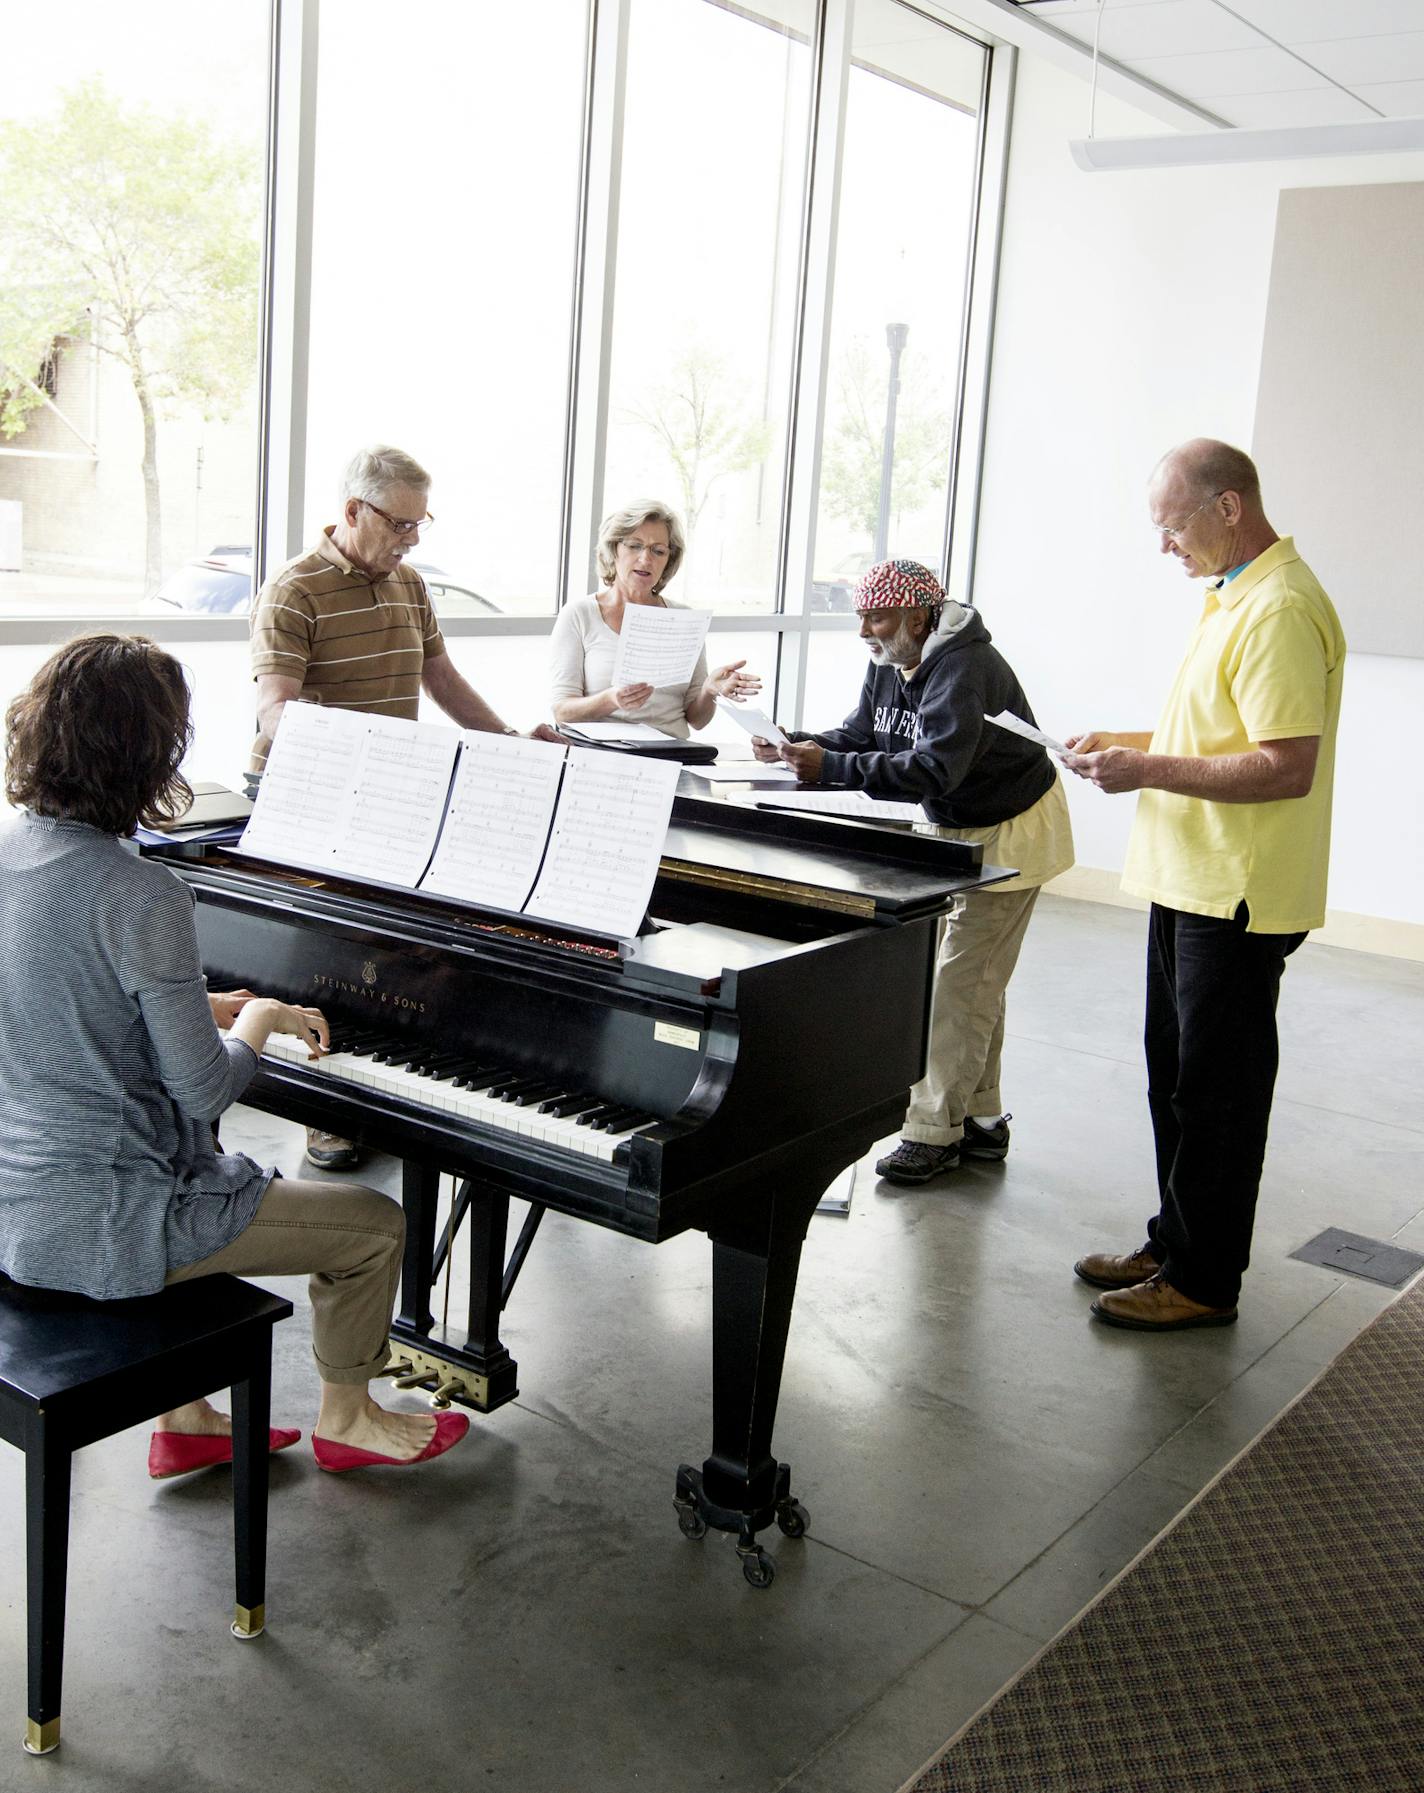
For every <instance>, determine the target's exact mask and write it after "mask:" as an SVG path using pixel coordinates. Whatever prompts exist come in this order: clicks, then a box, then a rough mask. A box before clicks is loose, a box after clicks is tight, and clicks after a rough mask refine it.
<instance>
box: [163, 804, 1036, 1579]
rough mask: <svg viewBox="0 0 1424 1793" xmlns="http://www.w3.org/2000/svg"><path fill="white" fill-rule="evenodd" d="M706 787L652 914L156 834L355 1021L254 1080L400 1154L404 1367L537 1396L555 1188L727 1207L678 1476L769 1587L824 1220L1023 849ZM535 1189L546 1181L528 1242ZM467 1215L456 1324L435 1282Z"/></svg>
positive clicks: (634, 1211)
mask: <svg viewBox="0 0 1424 1793" xmlns="http://www.w3.org/2000/svg"><path fill="white" fill-rule="evenodd" d="M682 788H683V791H684V792H685V793H687V794H680V795H679V796H678V797H677V798H676V799H675V801H674V806H673V815H672V821H671V827H670V830H669V834H668V838H667V843H666V846H665V849H664V852H663V857H662V861H661V868H660V871H659V875H658V879H657V882H656V885H655V888H654V892H653V897H652V901H651V903H650V905H649V911H648V919H647V921H646V922H645V924H644V927H643V930H642V932H641V933H640V934H639V935H638V937H637V938H636V939H635V940H632V941H623V942H619V941H614V940H611V939H608V938H605V937H600V936H595V935H580V934H578V933H574V932H570V931H568V930H563V929H560V928H557V927H550V926H547V925H545V924H542V923H532V922H530V921H529V920H527V919H525V918H511V917H509V916H507V915H503V914H500V913H498V912H496V911H491V910H481V909H477V908H472V907H469V906H466V905H462V904H459V903H455V902H452V901H450V900H448V899H446V898H439V897H437V898H432V897H428V896H424V895H420V894H413V893H411V892H409V891H404V890H394V889H390V888H387V887H384V886H378V885H372V884H367V883H354V882H346V881H342V880H339V879H335V878H332V877H329V876H325V875H321V874H317V873H304V872H300V871H294V870H293V869H291V868H290V867H285V866H279V865H274V864H266V863H263V862H261V861H258V860H254V859H252V858H251V857H248V856H246V855H243V854H240V853H238V852H235V851H233V850H232V849H231V848H225V847H217V846H213V845H199V844H180V843H174V844H172V845H168V846H164V847H161V848H157V849H154V851H156V853H157V854H158V856H159V857H161V858H163V859H164V861H165V862H166V863H167V864H168V865H170V866H171V868H172V869H173V871H175V872H176V873H177V874H178V876H179V877H181V878H182V879H184V881H185V882H187V883H188V884H189V885H190V886H191V887H192V890H193V892H194V896H195V899H196V906H197V925H198V938H199V944H200V950H201V953H202V961H203V967H204V970H205V971H206V973H207V976H208V980H209V983H210V984H211V986H212V988H214V989H236V988H242V987H244V986H247V987H250V988H253V989H258V990H261V991H262V992H263V993H264V994H271V995H275V996H279V997H281V998H283V999H284V1000H287V1001H291V1002H300V1003H306V1004H313V1005H315V1006H317V1007H320V1008H321V1009H322V1010H323V1011H324V1012H325V1014H326V1015H327V1017H328V1019H329V1021H330V1023H331V1030H332V1052H331V1054H330V1056H329V1057H326V1058H323V1059H322V1060H320V1061H318V1062H316V1063H310V1062H308V1061H307V1059H306V1057H305V1052H304V1050H303V1049H302V1048H301V1046H300V1043H299V1042H297V1041H295V1040H293V1039H291V1038H289V1037H288V1036H279V1035H274V1036H272V1038H271V1039H270V1041H269V1043H268V1048H267V1050H266V1052H265V1053H264V1055H263V1058H262V1062H261V1066H260V1068H259V1070H258V1073H257V1076H256V1078H255V1080H254V1082H253V1083H252V1084H251V1086H250V1087H249V1089H248V1091H247V1094H246V1095H245V1097H244V1100H245V1101H246V1102H248V1103H249V1104H251V1105H253V1106H255V1107H257V1108H261V1109H265V1110H267V1111H269V1112H271V1113H274V1114H279V1115H282V1116H285V1117H287V1118H289V1119H292V1120H295V1121H298V1122H301V1123H303V1124H304V1125H307V1126H313V1127H322V1128H327V1129H329V1130H331V1131H332V1132H335V1133H338V1134H341V1135H344V1136H345V1137H347V1138H352V1139H356V1140H360V1141H362V1142H364V1143H365V1144H367V1145H368V1146H371V1147H374V1148H377V1149H379V1150H381V1151H384V1152H388V1153H392V1154H394V1155H396V1156H397V1157H399V1158H400V1159H401V1160H402V1164H403V1170H402V1199H403V1202H404V1206H405V1211H406V1217H407V1239H406V1250H405V1262H404V1267H403V1279H402V1289H401V1298H400V1306H399V1311H398V1313H397V1316H396V1318H395V1321H394V1323H393V1326H392V1334H391V1347H392V1356H391V1364H390V1368H389V1370H388V1373H389V1374H392V1375H394V1376H395V1377H396V1378H397V1380H398V1382H399V1383H400V1385H402V1386H407V1387H413V1386H420V1387H422V1388H425V1389H427V1390H429V1391H430V1392H431V1395H432V1398H433V1399H434V1400H435V1401H436V1403H437V1404H440V1405H448V1404H449V1403H450V1402H451V1401H459V1402H462V1403H464V1404H466V1405H468V1406H470V1407H473V1408H475V1409H478V1410H479V1411H481V1412H486V1413H488V1412H492V1411H493V1410H494V1409H496V1408H498V1407H500V1406H502V1405H503V1404H504V1403H505V1402H506V1401H510V1400H513V1399H514V1397H515V1396H516V1394H517V1393H518V1368H517V1365H516V1363H515V1361H514V1359H513V1358H512V1357H511V1356H510V1354H509V1351H508V1349H507V1348H506V1347H505V1345H504V1343H503V1342H502V1340H501V1338H500V1320H501V1316H502V1314H503V1312H504V1309H505V1307H506V1304H507V1303H508V1302H509V1300H510V1297H511V1293H512V1291H513V1288H514V1284H515V1280H516V1278H517V1276H518V1274H519V1269H520V1266H521V1265H522V1264H523V1262H524V1260H525V1257H526V1255H527V1252H528V1250H529V1249H530V1246H531V1243H532V1241H533V1238H534V1234H535V1232H536V1230H537V1228H538V1224H539V1221H540V1220H541V1218H542V1217H543V1215H544V1213H545V1212H546V1211H547V1210H548V1209H550V1208H552V1209H554V1210H555V1211H556V1212H559V1213H562V1214H567V1215H571V1216H574V1217H576V1218H577V1219H580V1220H588V1221H592V1222H594V1223H595V1224H596V1225H599V1226H605V1227H611V1228H613V1229H614V1230H615V1231H617V1232H621V1233H626V1234H628V1235H630V1236H631V1237H633V1238H635V1239H641V1240H645V1241H647V1242H648V1243H649V1244H657V1243H659V1242H660V1241H661V1240H664V1239H670V1238H672V1237H674V1236H675V1235H677V1234H679V1233H682V1232H685V1231H687V1230H688V1229H689V1228H696V1229H698V1230H700V1231H702V1232H705V1233H706V1234H707V1235H708V1237H709V1238H710V1240H711V1242H712V1256H713V1320H712V1330H713V1337H712V1443H711V1453H710V1455H709V1456H708V1457H707V1458H706V1460H705V1461H704V1462H703V1464H702V1466H701V1468H700V1469H699V1468H696V1467H693V1466H692V1465H690V1464H683V1465H682V1466H681V1467H680V1468H679V1470H678V1472H677V1481H676V1487H675V1494H674V1500H675V1505H676V1510H677V1517H678V1523H679V1525H680V1526H681V1528H682V1531H683V1533H684V1534H685V1535H686V1536H688V1537H691V1538H700V1537H702V1536H704V1535H705V1533H706V1531H707V1529H708V1528H709V1527H713V1528H717V1529H720V1530H723V1531H729V1532H733V1533H735V1534H736V1539H737V1552H738V1555H739V1557H740V1560H741V1565H742V1570H743V1573H744V1574H745V1576H746V1578H747V1580H748V1581H749V1582H750V1583H751V1584H752V1585H753V1586H755V1587H765V1586H768V1585H769V1584H770V1582H771V1579H772V1576H773V1574H774V1567H775V1566H774V1562H773V1559H772V1558H771V1556H770V1555H769V1554H768V1553H767V1551H766V1550H765V1549H764V1548H763V1547H762V1546H761V1545H760V1544H759V1543H758V1542H757V1533H758V1532H759V1531H762V1530H765V1529H766V1528H768V1527H769V1526H771V1525H772V1524H773V1523H775V1524H776V1525H777V1526H778V1527H779V1529H780V1530H781V1531H782V1532H783V1533H784V1534H786V1535H788V1536H791V1537H796V1536H800V1535H801V1534H802V1533H803V1532H804V1531H805V1529H806V1525H807V1513H806V1509H805V1508H804V1507H803V1506H802V1504H801V1503H800V1502H799V1501H798V1500H797V1499H796V1498H795V1497H794V1495H793V1493H792V1490H791V1485H790V1471H789V1468H788V1466H787V1465H786V1464H785V1463H780V1462H778V1461H777V1459H776V1456H775V1454H774V1452H773V1449H772V1427H773V1422H774V1419H775V1414H776V1404H777V1396H778V1392H779V1388H780V1382H781V1372H782V1363H783V1358H784V1354H785V1348H786V1340H787V1333H788V1329H789V1325H790V1320H791V1311H792V1303H793V1299H794V1296H795V1289H796V1276H797V1267H798V1262H799V1258H800V1252H801V1246H802V1242H803V1240H804V1238H805V1235H806V1229H807V1226H808V1225H809V1222H810V1219H811V1216H812V1214H813V1213H814V1211H815V1209H816V1205H817V1202H818V1201H819V1199H820V1198H821V1196H822V1194H823V1193H824V1192H825V1190H826V1189H827V1188H828V1186H829V1185H830V1184H831V1183H832V1182H833V1181H834V1180H835V1179H836V1177H837V1176H838V1175H839V1174H840V1173H841V1172H842V1171H843V1170H844V1169H845V1167H846V1166H847V1165H850V1164H852V1163H854V1162H855V1161H856V1159H858V1158H859V1157H861V1156H862V1155H863V1154H864V1153H865V1152H866V1151H867V1150H868V1149H869V1148H870V1146H871V1145H872V1144H874V1142H875V1141H876V1140H878V1139H880V1138H882V1137H883V1136H884V1135H885V1134H887V1133H888V1132H891V1131H893V1130H894V1129H895V1127H896V1126H897V1125H898V1123H899V1122H900V1120H901V1118H902V1117H903V1114H904V1110H905V1102H906V1092H907V1091H908V1089H909V1087H910V1085H911V1084H912V1083H913V1082H914V1081H915V1080H916V1078H917V1077H918V1076H919V1075H920V1072H921V1070H922V1068H923V1064H924V1054H925V1041H926V1037H927V1028H928V1005H929V991H930V974H931V969H932V966H933V962H934V955H935V948H936V921H937V918H938V917H939V916H940V915H942V914H943V913H944V911H945V910H946V909H947V908H948V907H949V905H950V904H951V902H952V900H953V899H954V897H955V896H956V894H957V893H959V892H961V891H965V890H970V889H973V888H974V887H976V886H978V885H982V884H985V883H989V882H992V881H994V880H995V879H996V878H997V877H1002V876H1005V875H1007V874H1005V873H1003V872H1000V871H997V870H996V869H995V868H992V867H989V868H986V867H984V866H983V864H982V861H981V852H980V849H979V848H978V847H977V846H972V845H968V844H966V843H963V842H957V841H948V840H942V839H939V838H937V837H935V836H932V835H927V834H923V833H915V832H912V831H910V830H907V829H902V828H890V827H867V826H862V825H856V824H850V823H845V822H841V821H838V820H834V819H830V818H825V817H820V816H814V815H807V814H799V813H791V812H789V811H771V810H756V809H752V808H748V807H745V806H741V805H736V804H732V803H728V802H725V801H719V800H715V799H713V798H710V797H707V796H698V795H695V794H692V793H694V792H696V791H697V790H699V789H700V790H701V791H703V792H705V791H706V789H707V787H706V785H703V784H700V783H699V781H695V780H694V779H692V778H691V777H690V776H689V775H688V774H687V773H684V774H683V779H682ZM447 1174H448V1175H451V1176H453V1177H454V1179H455V1185H454V1194H453V1196H452V1198H451V1200H450V1202H449V1205H448V1211H447V1212H445V1213H444V1215H443V1216H442V1213H441V1207H442V1202H441V1195H440V1191H441V1177H442V1175H447ZM511 1198H518V1199H520V1200H522V1201H524V1202H527V1203H529V1204H531V1206H530V1207H529V1210H528V1216H527V1218H526V1219H525V1221H524V1223H523V1228H522V1231H521V1233H520V1236H519V1238H518V1239H517V1241H516V1242H515V1243H514V1246H513V1248H512V1249H510V1248H509V1241H508V1230H509V1204H510V1200H511ZM462 1241H463V1250H464V1252H465V1253H466V1254H467V1257H468V1270H469V1292H468V1300H467V1301H466V1302H464V1303H463V1311H462V1312H460V1314H459V1316H458V1319H459V1324H455V1323H453V1322H452V1321H451V1320H450V1319H449V1318H447V1317H444V1316H443V1315H442V1318H441V1319H439V1320H437V1318H436V1316H435V1313H434V1311H433V1301H434V1291H435V1289H436V1285H437V1282H438V1280H439V1278H440V1277H441V1275H442V1273H447V1274H448V1272H449V1270H450V1269H452V1268H453V1267H454V1259H453V1254H454V1253H455V1252H456V1251H457V1250H458V1249H460V1248H461V1244H462ZM447 1291H448V1283H447ZM447 1300H448V1294H447Z"/></svg>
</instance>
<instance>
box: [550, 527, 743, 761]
mask: <svg viewBox="0 0 1424 1793" xmlns="http://www.w3.org/2000/svg"><path fill="white" fill-rule="evenodd" d="M686 547H687V543H686V538H685V537H684V535H683V533H682V524H681V522H680V521H679V519H678V515H677V512H676V511H674V510H670V509H669V508H668V507H667V505H665V504H659V503H657V502H656V500H653V499H648V500H646V501H644V502H641V503H637V504H630V505H627V506H625V507H624V508H623V509H622V510H616V511H613V512H611V513H610V514H609V515H608V516H606V517H605V518H604V519H603V522H602V523H601V524H600V526H599V530H598V572H599V577H600V578H601V579H602V580H603V585H602V588H601V589H600V590H598V591H596V592H593V593H592V594H591V595H590V596H589V597H586V598H576V599H575V600H574V602H573V603H572V604H566V605H565V606H564V608H563V609H562V610H561V611H560V612H559V619H558V621H557V622H556V623H555V624H554V632H553V636H552V637H551V642H550V649H551V654H552V659H553V700H554V721H555V722H642V723H647V724H648V725H649V726H650V727H652V728H658V729H661V730H662V731H663V733H664V734H668V735H676V736H677V738H678V739H679V740H682V741H685V740H686V739H687V737H688V735H689V733H690V732H691V730H692V729H694V728H706V726H707V724H708V723H709V722H710V721H711V720H712V718H713V716H714V715H715V714H716V713H717V699H718V698H719V697H730V698H731V699H732V700H733V702H735V703H740V702H741V701H742V700H743V699H744V698H747V697H750V696H752V695H753V693H755V692H757V691H760V690H761V680H760V679H759V678H757V676H756V675H755V674H754V673H750V672H744V671H743V670H742V668H743V667H744V666H745V665H746V661H745V660H732V661H729V662H728V663H727V665H725V666H719V667H718V668H717V670H716V671H715V672H708V670H707V655H706V652H705V650H704V652H702V653H701V654H700V655H699V656H698V659H697V664H696V666H695V667H694V668H693V672H692V676H691V678H690V679H688V681H687V682H686V683H685V684H681V685H660V686H658V687H657V688H656V689H654V687H653V686H652V685H650V684H645V683H634V684H625V685H621V686H618V687H617V688H615V686H614V683H613V676H614V664H615V662H616V660H617V657H618V637H619V634H620V632H621V631H622V628H623V615H624V611H625V609H626V607H627V606H628V605H629V604H647V605H652V606H654V607H656V608H658V609H662V610H683V609H686V605H683V604H679V603H677V602H676V601H675V600H674V599H672V598H666V597H664V596H663V590H664V587H665V586H667V585H668V584H669V583H670V582H671V580H672V578H673V575H674V574H675V573H676V572H677V569H678V567H679V566H680V565H681V563H682V557H683V554H684V552H685V551H686Z"/></svg>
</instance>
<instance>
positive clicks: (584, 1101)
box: [539, 1095, 605, 1121]
mask: <svg viewBox="0 0 1424 1793" xmlns="http://www.w3.org/2000/svg"><path fill="white" fill-rule="evenodd" d="M604 1106H605V1103H604V1100H603V1097H602V1096H586V1095H573V1096H560V1097H559V1098H558V1099H557V1100H556V1101H553V1102H541V1103H540V1104H539V1112H540V1114H551V1115H553V1117H554V1118H555V1120H560V1121H563V1120H569V1119H570V1118H572V1117H573V1116H574V1115H578V1114H582V1113H583V1111H584V1110H585V1109H586V1108H602V1107H604Z"/></svg>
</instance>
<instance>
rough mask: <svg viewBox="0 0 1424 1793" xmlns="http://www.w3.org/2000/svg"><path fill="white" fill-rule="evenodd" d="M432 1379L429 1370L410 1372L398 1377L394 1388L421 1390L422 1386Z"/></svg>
mask: <svg viewBox="0 0 1424 1793" xmlns="http://www.w3.org/2000/svg"><path fill="white" fill-rule="evenodd" d="M430 1377H431V1372H430V1371H429V1370H410V1372H409V1374H407V1375H404V1376H397V1377H396V1379H395V1383H394V1386H395V1387H396V1388H419V1387H421V1386H422V1384H424V1383H426V1382H429V1380H430Z"/></svg>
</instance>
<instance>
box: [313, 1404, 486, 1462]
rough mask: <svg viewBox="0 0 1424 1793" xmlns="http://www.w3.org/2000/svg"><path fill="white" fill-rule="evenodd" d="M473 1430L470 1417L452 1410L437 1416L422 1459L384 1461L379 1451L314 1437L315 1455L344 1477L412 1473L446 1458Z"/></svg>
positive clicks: (419, 1457) (398, 1458)
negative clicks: (352, 1472) (363, 1472)
mask: <svg viewBox="0 0 1424 1793" xmlns="http://www.w3.org/2000/svg"><path fill="white" fill-rule="evenodd" d="M469 1429H470V1416H469V1414H468V1413H456V1412H455V1411H454V1410H453V1409H451V1410H450V1411H449V1412H447V1413H441V1414H439V1415H437V1417H436V1420H435V1436H434V1437H433V1438H432V1439H431V1441H430V1443H429V1444H427V1445H426V1447H425V1449H424V1450H423V1451H422V1452H421V1453H420V1455H419V1456H418V1457H383V1456H382V1455H381V1453H380V1452H379V1451H363V1450H360V1449H358V1448H357V1447H356V1446H355V1445H354V1444H334V1443H333V1442H332V1441H331V1439H329V1438H319V1437H318V1436H317V1435H316V1433H315V1432H313V1433H312V1451H313V1453H314V1455H315V1457H316V1460H317V1464H318V1465H319V1467H320V1468H322V1469H329V1470H330V1471H331V1473H332V1474H333V1475H340V1474H341V1473H342V1472H343V1470H347V1469H409V1468H410V1467H411V1466H412V1464H415V1463H428V1462H429V1461H430V1459H431V1458H432V1457H443V1456H444V1455H445V1453H446V1451H448V1450H449V1448H450V1446H451V1445H452V1444H458V1443H459V1442H460V1440H461V1439H462V1438H463V1437H464V1436H465V1434H466V1432H468V1431H469Z"/></svg>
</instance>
